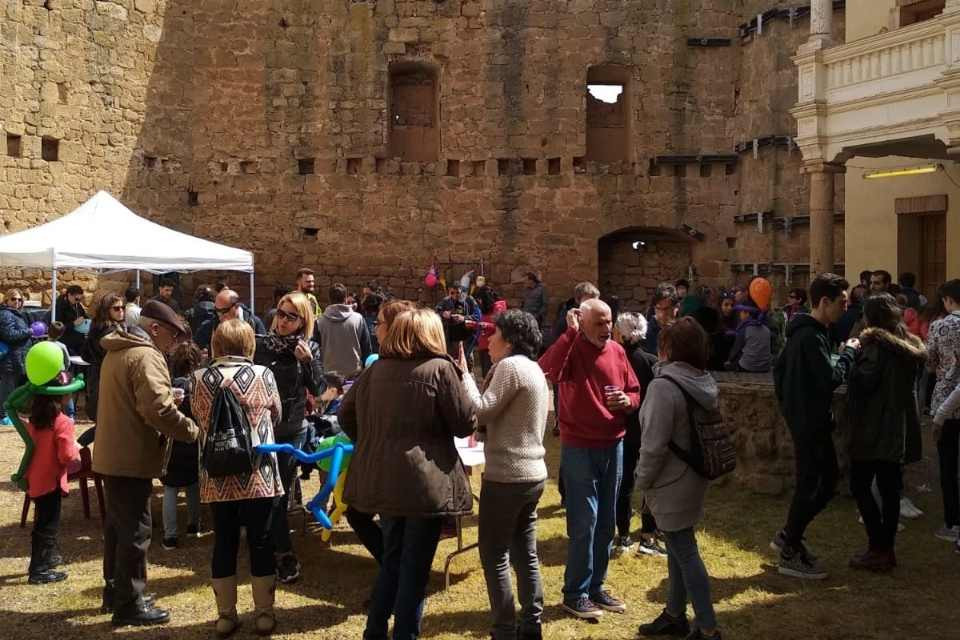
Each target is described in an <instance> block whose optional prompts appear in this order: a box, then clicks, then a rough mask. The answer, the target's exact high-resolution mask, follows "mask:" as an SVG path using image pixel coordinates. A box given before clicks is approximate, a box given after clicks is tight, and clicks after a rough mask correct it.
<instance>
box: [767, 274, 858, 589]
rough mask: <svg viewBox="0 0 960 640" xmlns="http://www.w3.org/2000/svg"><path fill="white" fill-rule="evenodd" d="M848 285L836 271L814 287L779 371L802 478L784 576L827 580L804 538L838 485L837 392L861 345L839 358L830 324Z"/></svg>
mask: <svg viewBox="0 0 960 640" xmlns="http://www.w3.org/2000/svg"><path fill="white" fill-rule="evenodd" d="M848 287H849V285H848V284H847V281H846V280H844V279H843V278H841V277H840V276H837V275H834V274H832V273H823V274H820V275H819V276H817V277H816V278H815V279H814V281H813V282H812V283H811V284H810V305H811V308H812V311H811V312H810V313H809V314H806V313H800V314H797V315H796V316H794V318H793V320H791V321H790V324H789V325H788V326H787V344H786V347H785V348H784V349H783V352H782V353H781V354H780V359H779V360H778V361H777V364H776V367H775V369H774V382H775V385H776V394H777V402H778V404H779V405H780V412H781V413H782V414H783V417H784V419H785V420H786V422H787V427H788V428H789V429H790V435H791V436H792V437H793V447H794V452H795V457H796V467H797V478H796V488H795V489H794V494H793V501H792V502H791V503H790V512H789V514H788V515H787V524H786V526H785V527H784V528H783V530H781V531H779V532H778V533H777V535H776V536H775V537H774V539H773V542H772V543H771V546H772V547H774V548H775V549H778V550H779V551H780V564H779V572H780V573H781V574H783V575H788V576H794V577H797V578H806V579H814V580H822V579H824V578H826V577H827V574H826V572H824V571H822V570H821V569H820V567H819V566H818V565H817V560H816V558H815V557H814V556H813V554H811V553H810V552H809V551H808V550H807V548H806V547H805V546H804V544H803V534H804V532H805V531H806V529H807V526H809V524H810V523H811V522H812V521H813V519H814V518H815V517H816V516H817V514H819V513H820V512H821V511H823V509H824V508H826V506H827V504H828V503H829V502H830V499H831V498H832V497H833V492H834V489H835V488H836V484H837V476H838V474H839V471H838V469H837V454H836V450H835V449H834V446H833V435H832V433H833V427H834V424H833V415H832V409H831V407H832V405H833V392H834V390H835V389H836V388H837V387H838V386H840V385H841V384H843V383H844V381H845V380H846V378H847V374H848V373H849V371H850V368H851V366H852V365H853V360H854V357H855V356H856V352H857V349H859V347H860V343H859V342H858V341H857V340H850V341H848V342H847V343H846V344H845V345H844V348H843V349H842V351H841V353H840V355H839V357H836V358H835V357H834V354H833V348H832V343H831V340H830V325H832V324H833V323H835V322H837V321H838V320H839V319H840V317H841V316H842V315H843V312H844V309H845V308H846V304H847V288H848Z"/></svg>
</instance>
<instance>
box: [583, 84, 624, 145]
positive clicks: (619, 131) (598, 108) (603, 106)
mask: <svg viewBox="0 0 960 640" xmlns="http://www.w3.org/2000/svg"><path fill="white" fill-rule="evenodd" d="M629 81H630V70H629V68H627V67H621V66H615V65H601V66H597V67H590V69H588V70H587V159H588V160H596V161H598V162H621V161H629V160H630V113H631V108H630V92H629V90H628V89H629V86H630V85H629Z"/></svg>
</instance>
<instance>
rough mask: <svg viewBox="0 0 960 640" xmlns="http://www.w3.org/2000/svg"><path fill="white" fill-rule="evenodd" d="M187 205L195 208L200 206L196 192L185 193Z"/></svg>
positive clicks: (198, 195)
mask: <svg viewBox="0 0 960 640" xmlns="http://www.w3.org/2000/svg"><path fill="white" fill-rule="evenodd" d="M187 204H188V205H190V206H191V207H195V206H197V205H199V204H200V194H199V193H198V192H196V191H187Z"/></svg>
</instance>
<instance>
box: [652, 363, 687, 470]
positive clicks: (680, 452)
mask: <svg viewBox="0 0 960 640" xmlns="http://www.w3.org/2000/svg"><path fill="white" fill-rule="evenodd" d="M658 378H659V379H661V380H667V381H669V382H671V383H673V385H674V386H675V387H676V388H677V389H679V390H680V393H682V394H683V399H684V401H685V402H686V404H687V421H688V422H689V423H690V437H691V439H692V438H695V437H696V433H694V432H695V431H696V428H697V427H696V422H695V421H694V418H693V402H692V400H693V399H692V398H691V397H690V394H689V393H687V390H686V389H684V388H683V385H681V384H680V383H679V382H677V381H676V380H674V379H673V378H671V377H670V376H658ZM667 446H668V447H669V448H670V451H671V452H672V453H673V455H675V456H677V457H678V458H680V459H681V460H682V461H683V462H685V463H686V464H687V465H688V466H690V467H693V466H694V464H693V456H691V455H690V452H689V451H687V450H686V449H683V448H681V447H680V445H678V444H677V443H675V442H674V441H673V439H671V440H670V442H669V444H668V445H667Z"/></svg>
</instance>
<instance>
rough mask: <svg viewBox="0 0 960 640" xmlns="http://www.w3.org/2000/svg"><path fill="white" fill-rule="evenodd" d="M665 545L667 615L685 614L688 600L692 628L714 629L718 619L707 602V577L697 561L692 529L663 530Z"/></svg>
mask: <svg viewBox="0 0 960 640" xmlns="http://www.w3.org/2000/svg"><path fill="white" fill-rule="evenodd" d="M663 536H664V538H665V539H666V543H667V572H668V575H669V579H670V587H669V589H668V590H667V613H669V614H670V615H671V616H674V617H677V618H679V617H682V616H685V615H686V613H687V599H688V598H689V600H690V602H692V603H693V612H694V613H695V614H696V616H697V617H696V620H695V626H696V627H697V628H699V629H701V630H702V629H707V630H711V629H716V628H717V616H716V614H715V613H714V611H713V603H712V602H710V576H709V575H707V568H706V567H705V566H704V565H703V560H702V559H701V558H700V549H699V548H698V547H697V538H696V536H694V535H693V529H692V528H691V529H683V530H681V531H664V532H663Z"/></svg>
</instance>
